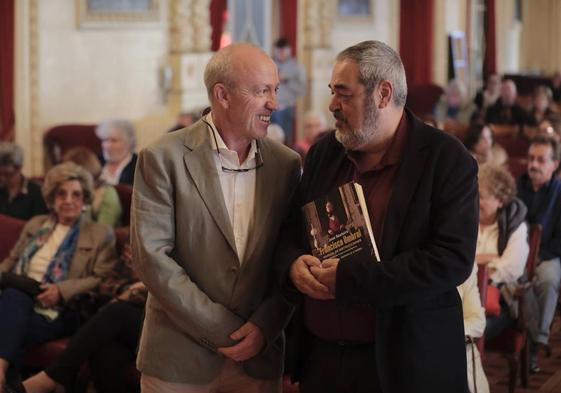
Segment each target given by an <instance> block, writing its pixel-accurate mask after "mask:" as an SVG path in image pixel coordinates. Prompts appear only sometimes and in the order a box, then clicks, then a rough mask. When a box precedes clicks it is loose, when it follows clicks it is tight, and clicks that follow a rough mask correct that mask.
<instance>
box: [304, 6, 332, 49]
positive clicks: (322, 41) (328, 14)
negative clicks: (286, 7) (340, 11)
mask: <svg viewBox="0 0 561 393" xmlns="http://www.w3.org/2000/svg"><path fill="white" fill-rule="evenodd" d="M335 5H336V4H335V0H325V1H314V0H305V1H304V31H303V33H304V48H331V45H332V44H331V42H332V40H331V37H332V31H333V23H334V20H335V10H336V9H335Z"/></svg>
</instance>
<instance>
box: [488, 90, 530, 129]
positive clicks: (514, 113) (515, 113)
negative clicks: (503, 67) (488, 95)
mask: <svg viewBox="0 0 561 393" xmlns="http://www.w3.org/2000/svg"><path fill="white" fill-rule="evenodd" d="M516 97H517V92H516V85H515V84H514V82H513V81H512V80H511V79H505V80H503V81H502V82H501V96H500V98H499V99H498V100H497V102H495V104H494V105H493V106H490V107H489V108H488V109H487V114H486V116H485V122H486V123H488V124H489V123H491V124H512V125H523V124H525V123H526V122H527V119H528V113H527V112H526V111H525V110H524V109H523V108H522V107H521V106H520V105H518V104H517V103H516Z"/></svg>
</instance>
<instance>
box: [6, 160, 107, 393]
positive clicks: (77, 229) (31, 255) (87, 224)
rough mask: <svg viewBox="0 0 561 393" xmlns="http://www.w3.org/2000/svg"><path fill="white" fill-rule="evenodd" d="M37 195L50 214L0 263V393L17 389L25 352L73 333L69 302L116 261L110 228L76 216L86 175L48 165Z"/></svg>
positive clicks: (87, 198)
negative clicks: (43, 200) (45, 203)
mask: <svg viewBox="0 0 561 393" xmlns="http://www.w3.org/2000/svg"><path fill="white" fill-rule="evenodd" d="M43 195H44V198H45V200H46V201H47V205H48V206H49V208H50V209H51V214H50V215H41V216H36V217H34V218H32V219H31V220H30V221H29V222H28V223H27V224H26V225H25V227H24V228H23V230H22V233H21V236H20V238H19V240H18V241H17V243H16V244H15V246H14V248H13V249H12V251H11V253H10V255H9V256H8V257H7V258H6V259H5V260H4V261H3V262H2V263H0V272H2V277H1V280H2V287H3V288H4V289H3V290H2V293H1V294H0V332H2V334H0V392H3V391H4V390H5V389H7V388H6V384H18V382H17V378H18V377H17V374H18V368H19V366H20V362H21V359H22V355H23V352H24V350H25V349H26V348H27V347H30V346H32V345H36V344H41V343H44V342H46V341H50V340H54V339H57V338H60V337H64V336H68V335H71V334H73V333H74V331H75V330H76V329H77V328H78V323H79V315H78V313H77V311H75V309H74V308H73V307H72V301H73V300H74V299H75V297H76V295H79V294H81V293H84V292H87V291H89V290H93V289H94V288H96V287H97V286H98V285H99V283H100V282H101V281H102V279H103V278H105V277H106V276H108V275H109V273H110V272H111V271H112V270H113V267H114V265H115V262H116V260H117V258H116V253H115V236H114V234H113V232H112V230H111V229H110V228H109V227H107V226H105V225H100V224H96V223H92V222H91V221H90V220H87V219H82V208H83V207H84V206H85V205H87V204H88V203H90V202H91V198H92V195H93V180H92V177H91V175H90V174H89V173H88V172H87V171H86V170H84V169H83V168H81V167H79V166H78V165H76V164H73V163H70V162H67V163H64V164H60V165H57V166H55V167H53V168H52V169H51V170H50V171H49V172H48V173H47V175H46V177H45V182H44V184H43ZM16 391H17V390H16Z"/></svg>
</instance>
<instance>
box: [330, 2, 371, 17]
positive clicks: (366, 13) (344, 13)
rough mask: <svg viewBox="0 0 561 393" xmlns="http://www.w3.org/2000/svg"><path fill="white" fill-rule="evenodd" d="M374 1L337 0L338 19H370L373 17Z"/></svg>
mask: <svg viewBox="0 0 561 393" xmlns="http://www.w3.org/2000/svg"><path fill="white" fill-rule="evenodd" d="M373 8H374V0H337V16H338V18H339V19H349V20H356V19H371V18H372V16H373V15H374V11H373Z"/></svg>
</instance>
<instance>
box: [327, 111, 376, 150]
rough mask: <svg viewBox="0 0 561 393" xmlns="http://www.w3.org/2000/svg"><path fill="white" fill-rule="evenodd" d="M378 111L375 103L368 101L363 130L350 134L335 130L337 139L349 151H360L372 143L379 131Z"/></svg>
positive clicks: (353, 131)
mask: <svg viewBox="0 0 561 393" xmlns="http://www.w3.org/2000/svg"><path fill="white" fill-rule="evenodd" d="M379 115H380V114H379V113H378V109H377V108H376V106H375V105H374V102H372V101H367V102H366V104H365V108H364V120H363V124H362V128H361V129H359V130H352V131H351V132H349V133H342V132H341V131H340V130H339V129H336V130H335V138H336V139H337V140H338V141H339V143H340V144H341V145H343V147H344V148H345V149H347V150H358V149H359V148H360V147H362V146H364V145H366V144H368V143H369V142H371V141H372V139H373V138H374V136H375V135H376V132H377V131H378V126H379V124H378V118H379Z"/></svg>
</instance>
